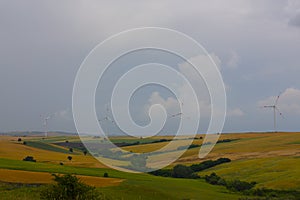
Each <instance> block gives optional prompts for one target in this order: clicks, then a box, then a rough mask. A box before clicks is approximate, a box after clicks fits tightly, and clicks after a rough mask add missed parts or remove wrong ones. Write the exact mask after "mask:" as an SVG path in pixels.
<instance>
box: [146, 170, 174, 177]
mask: <svg viewBox="0 0 300 200" xmlns="http://www.w3.org/2000/svg"><path fill="white" fill-rule="evenodd" d="M149 173H150V174H152V175H154V176H163V177H172V174H173V170H172V169H159V170H156V171H153V172H149Z"/></svg>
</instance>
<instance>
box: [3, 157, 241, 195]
mask: <svg viewBox="0 0 300 200" xmlns="http://www.w3.org/2000/svg"><path fill="white" fill-rule="evenodd" d="M0 168H6V169H14V170H25V171H36V172H49V173H62V174H66V173H72V174H81V175H89V176H103V173H104V172H107V173H108V174H109V177H114V178H122V179H126V180H125V181H124V182H123V183H121V184H120V185H119V186H114V187H104V188H98V190H100V191H101V192H102V193H103V194H104V195H105V196H108V197H110V198H111V199H238V198H239V197H240V196H239V195H238V194H233V193H230V192H228V191H227V190H226V189H225V188H223V187H219V186H212V185H209V184H207V183H205V182H204V181H203V180H191V179H174V178H164V177H156V176H152V175H148V174H130V173H125V172H120V171H116V170H112V169H96V168H80V167H71V166H59V165H54V164H45V163H31V162H24V161H16V160H9V159H0ZM0 188H1V187H0ZM0 190H1V191H0V193H1V199H38V195H37V194H38V193H39V191H40V187H16V188H11V189H9V190H8V189H7V188H5V187H2V188H1V189H0Z"/></svg>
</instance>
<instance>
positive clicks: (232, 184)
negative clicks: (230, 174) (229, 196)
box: [226, 180, 255, 192]
mask: <svg viewBox="0 0 300 200" xmlns="http://www.w3.org/2000/svg"><path fill="white" fill-rule="evenodd" d="M254 186H255V182H251V183H248V182H245V181H240V180H233V181H229V182H227V183H226V188H227V189H228V190H231V191H238V192H242V191H245V190H250V189H252V188H253V187H254Z"/></svg>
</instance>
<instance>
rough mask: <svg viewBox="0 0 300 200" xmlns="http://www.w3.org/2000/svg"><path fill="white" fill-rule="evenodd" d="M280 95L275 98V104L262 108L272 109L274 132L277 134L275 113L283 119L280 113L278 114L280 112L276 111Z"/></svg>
mask: <svg viewBox="0 0 300 200" xmlns="http://www.w3.org/2000/svg"><path fill="white" fill-rule="evenodd" d="M280 95H281V93H279V95H278V96H277V97H276V99H275V102H274V104H273V105H265V106H263V107H264V108H271V109H273V114H274V132H277V124H276V112H278V113H279V115H280V116H281V117H283V115H282V113H281V112H280V110H279V109H278V106H277V105H278V100H279V98H280Z"/></svg>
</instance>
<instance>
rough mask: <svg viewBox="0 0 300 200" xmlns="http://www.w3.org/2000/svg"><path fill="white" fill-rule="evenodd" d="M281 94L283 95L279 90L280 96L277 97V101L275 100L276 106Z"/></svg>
mask: <svg viewBox="0 0 300 200" xmlns="http://www.w3.org/2000/svg"><path fill="white" fill-rule="evenodd" d="M280 96H281V92H279V94H278V96H277V98H276V101H275V104H274V105H275V106H276V105H277V104H278V100H279V98H280Z"/></svg>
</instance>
